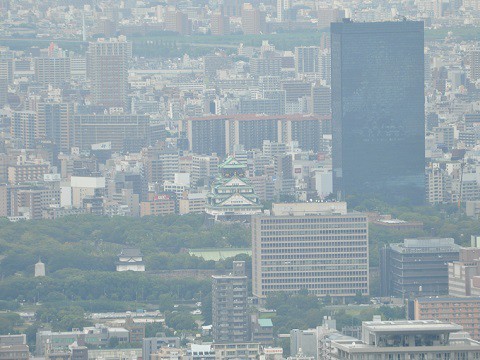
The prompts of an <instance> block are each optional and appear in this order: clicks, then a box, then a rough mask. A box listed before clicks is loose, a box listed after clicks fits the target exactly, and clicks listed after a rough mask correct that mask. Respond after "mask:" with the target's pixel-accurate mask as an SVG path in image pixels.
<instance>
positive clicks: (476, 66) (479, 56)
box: [470, 48, 480, 81]
mask: <svg viewBox="0 0 480 360" xmlns="http://www.w3.org/2000/svg"><path fill="white" fill-rule="evenodd" d="M478 79H480V49H478V48H475V49H472V50H470V80H472V81H476V80H478Z"/></svg>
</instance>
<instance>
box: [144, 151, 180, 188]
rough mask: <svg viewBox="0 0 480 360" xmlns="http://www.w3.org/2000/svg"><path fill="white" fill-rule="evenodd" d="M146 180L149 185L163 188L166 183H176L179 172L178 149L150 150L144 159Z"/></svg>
mask: <svg viewBox="0 0 480 360" xmlns="http://www.w3.org/2000/svg"><path fill="white" fill-rule="evenodd" d="M144 162H145V178H146V180H147V182H149V183H157V184H159V185H161V186H163V183H164V181H175V174H176V173H178V172H179V154H178V150H176V149H163V148H155V147H153V148H149V149H148V151H147V153H146V154H145V157H144Z"/></svg>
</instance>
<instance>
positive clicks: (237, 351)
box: [212, 343, 260, 360]
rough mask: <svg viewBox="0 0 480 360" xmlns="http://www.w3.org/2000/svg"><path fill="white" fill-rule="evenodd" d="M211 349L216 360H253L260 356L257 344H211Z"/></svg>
mask: <svg viewBox="0 0 480 360" xmlns="http://www.w3.org/2000/svg"><path fill="white" fill-rule="evenodd" d="M212 348H213V350H214V351H215V359H216V360H234V359H235V360H236V359H243V360H250V359H252V360H253V359H258V357H259V355H260V344H259V343H231V344H227V343H222V344H220V343H213V344H212Z"/></svg>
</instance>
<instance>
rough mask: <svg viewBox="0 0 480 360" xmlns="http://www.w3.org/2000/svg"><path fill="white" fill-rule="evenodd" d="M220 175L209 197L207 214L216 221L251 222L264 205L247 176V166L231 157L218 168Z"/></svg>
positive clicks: (206, 207) (213, 184)
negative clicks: (251, 218)
mask: <svg viewBox="0 0 480 360" xmlns="http://www.w3.org/2000/svg"><path fill="white" fill-rule="evenodd" d="M218 168H219V175H218V176H217V178H216V179H215V181H214V182H213V183H212V186H211V189H210V193H209V194H208V195H207V204H206V206H205V212H206V213H207V214H208V215H210V216H211V217H213V218H214V219H215V220H233V221H244V220H247V221H249V220H250V217H251V216H252V215H255V214H259V213H261V212H262V204H261V203H260V200H259V199H258V196H257V195H255V191H254V190H253V187H252V185H250V181H249V180H248V178H247V177H246V175H245V169H246V168H247V166H246V165H245V164H242V163H239V162H238V161H237V160H236V159H235V158H234V157H233V156H229V157H228V158H227V159H226V160H225V161H224V162H223V163H222V164H220V165H219V166H218Z"/></svg>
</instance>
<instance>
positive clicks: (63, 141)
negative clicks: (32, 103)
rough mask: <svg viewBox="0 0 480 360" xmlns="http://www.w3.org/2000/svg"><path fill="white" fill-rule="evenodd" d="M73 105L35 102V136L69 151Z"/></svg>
mask: <svg viewBox="0 0 480 360" xmlns="http://www.w3.org/2000/svg"><path fill="white" fill-rule="evenodd" d="M72 119H73V105H72V104H69V103H64V102H40V103H37V120H36V128H37V130H36V138H37V139H39V140H51V141H53V142H54V143H55V145H56V146H57V147H58V149H59V150H62V151H69V150H70V146H71V145H70V140H71V132H70V128H71V126H72V124H71V121H72Z"/></svg>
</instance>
